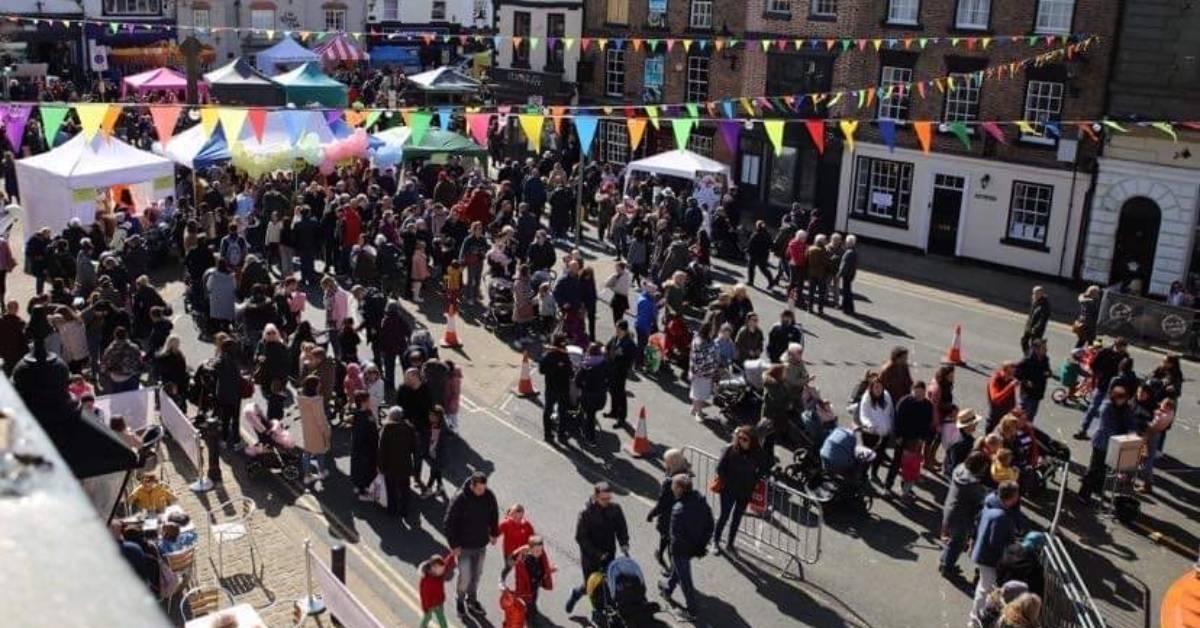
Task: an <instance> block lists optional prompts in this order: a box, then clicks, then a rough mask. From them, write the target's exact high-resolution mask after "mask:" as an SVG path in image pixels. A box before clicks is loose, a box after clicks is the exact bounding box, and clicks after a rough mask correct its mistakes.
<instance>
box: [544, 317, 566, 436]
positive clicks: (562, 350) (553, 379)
mask: <svg viewBox="0 0 1200 628" xmlns="http://www.w3.org/2000/svg"><path fill="white" fill-rule="evenodd" d="M573 370H574V369H573V367H572V366H571V356H569V355H568V354H567V337H566V336H565V335H563V334H561V333H558V334H554V338H553V340H551V341H550V347H549V348H547V350H546V353H545V354H544V355H543V356H542V359H541V360H539V361H538V372H539V373H541V374H542V377H543V378H544V380H543V385H542V390H543V391H545V392H544V394H545V399H544V401H543V405H542V439H543V440H545V441H546V442H547V443H552V442H554V436H553V434H552V429H553V427H554V422H555V420H554V419H555V418H557V422H558V426H557V428H558V440H559V441H560V442H566V440H567V428H568V421H567V416H568V414H569V413H570V412H571V373H572V371H573Z"/></svg>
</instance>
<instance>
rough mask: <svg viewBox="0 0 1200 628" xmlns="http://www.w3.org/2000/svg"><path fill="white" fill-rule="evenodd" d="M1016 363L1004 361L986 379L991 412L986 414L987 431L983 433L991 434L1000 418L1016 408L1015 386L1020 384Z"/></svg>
mask: <svg viewBox="0 0 1200 628" xmlns="http://www.w3.org/2000/svg"><path fill="white" fill-rule="evenodd" d="M1016 371H1017V363H1016V362H1013V361H1011V360H1008V361H1005V362H1004V364H1001V365H1000V368H998V369H996V371H995V372H993V373H992V376H991V378H990V379H988V405H989V406H990V408H991V411H990V412H988V421H987V425H986V426H985V427H986V428H987V429H985V430H984V433H991V431H992V430H994V429H996V424H997V423H999V422H1000V417H1003V416H1004V415H1006V414H1008V413H1009V412H1011V411H1012V409H1013V408H1015V407H1016V406H1017V386H1020V385H1021V382H1019V381H1017V378H1016Z"/></svg>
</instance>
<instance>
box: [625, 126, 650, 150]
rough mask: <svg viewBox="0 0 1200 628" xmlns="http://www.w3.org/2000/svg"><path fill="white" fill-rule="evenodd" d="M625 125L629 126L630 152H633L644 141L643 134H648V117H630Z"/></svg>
mask: <svg viewBox="0 0 1200 628" xmlns="http://www.w3.org/2000/svg"><path fill="white" fill-rule="evenodd" d="M625 125H626V126H628V127H629V152H631V153H632V152H633V151H635V150H637V147H638V145H639V144H641V143H642V136H643V135H645V134H646V119H645V118H628V119H626V120H625Z"/></svg>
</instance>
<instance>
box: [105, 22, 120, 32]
mask: <svg viewBox="0 0 1200 628" xmlns="http://www.w3.org/2000/svg"><path fill="white" fill-rule="evenodd" d="M120 28H121V25H120V24H117V23H116V22H109V23H108V30H110V31H112V33H113V34H114V35H116V34H117V30H118V29H120Z"/></svg>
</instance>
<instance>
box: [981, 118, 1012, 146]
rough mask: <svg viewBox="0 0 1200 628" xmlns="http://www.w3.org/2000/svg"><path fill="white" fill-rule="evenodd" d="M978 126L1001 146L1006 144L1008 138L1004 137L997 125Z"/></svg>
mask: <svg viewBox="0 0 1200 628" xmlns="http://www.w3.org/2000/svg"><path fill="white" fill-rule="evenodd" d="M979 126H981V127H983V130H984V132H985V133H987V134H988V135H990V136H992V138H993V139H995V140H996V141H997V142H1000V143H1001V144H1007V143H1008V138H1006V137H1004V130H1003V129H1001V128H1000V125H999V124H996V123H995V122H984V123H983V124H980V125H979Z"/></svg>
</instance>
